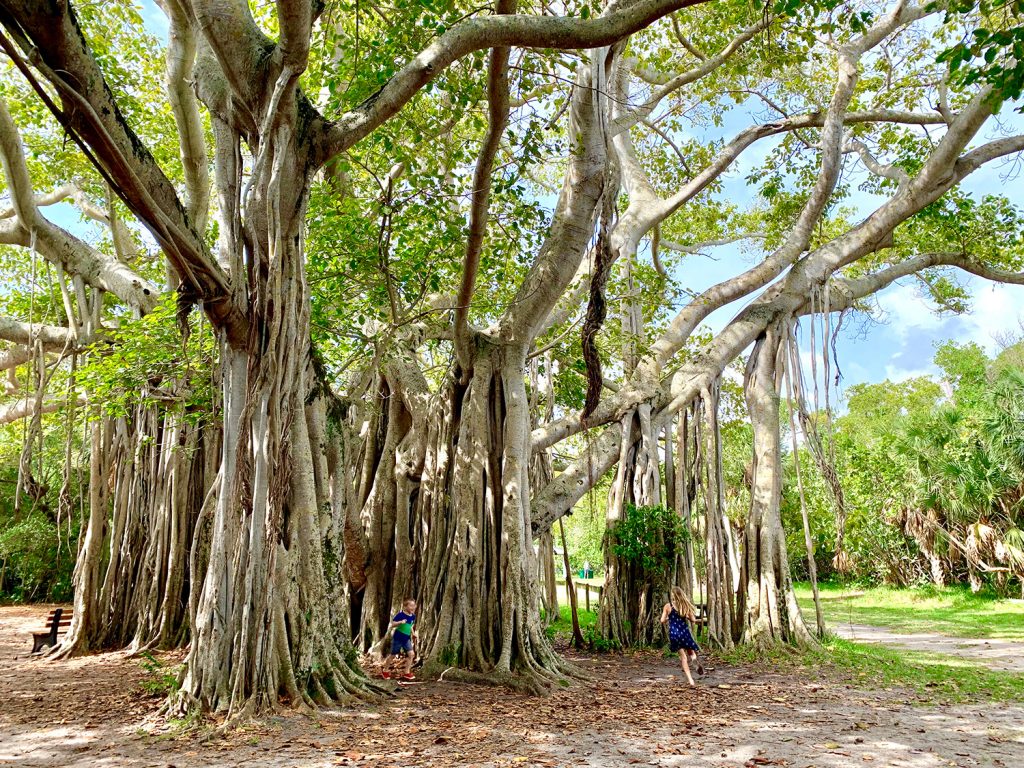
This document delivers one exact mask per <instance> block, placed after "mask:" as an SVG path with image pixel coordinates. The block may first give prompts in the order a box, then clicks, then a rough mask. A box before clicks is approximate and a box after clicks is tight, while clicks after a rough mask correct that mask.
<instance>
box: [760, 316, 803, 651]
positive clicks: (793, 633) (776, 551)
mask: <svg viewBox="0 0 1024 768" xmlns="http://www.w3.org/2000/svg"><path fill="white" fill-rule="evenodd" d="M779 345H780V335H779V331H778V328H777V327H775V326H773V327H771V328H769V330H768V331H767V333H766V334H765V335H764V336H762V337H761V338H760V339H758V341H757V343H756V344H755V346H754V350H753V352H752V353H751V356H750V360H749V362H748V367H747V374H746V393H747V409H748V411H749V413H750V420H751V423H752V425H753V427H754V456H753V470H752V482H751V491H750V513H749V515H748V517H747V524H746V528H745V533H744V549H745V552H744V573H745V579H746V617H745V619H746V620H745V627H744V633H743V639H744V641H745V642H748V643H751V644H753V645H755V646H757V647H762V648H763V647H768V646H770V645H773V644H775V643H778V642H783V641H786V642H793V643H797V644H799V645H807V646H809V645H814V638H813V636H812V635H811V633H810V632H809V631H808V629H807V627H806V625H805V624H804V620H803V615H802V614H801V613H800V608H799V606H798V605H797V602H796V595H795V593H794V592H793V582H792V577H791V576H790V573H789V559H788V557H787V554H786V536H785V533H784V531H783V529H782V519H781V517H780V514H779V502H780V498H781V477H782V474H781V473H782V467H781V463H780V456H781V453H780V447H779V444H780V434H779V432H780V430H779V397H778V390H777V373H778V355H779Z"/></svg>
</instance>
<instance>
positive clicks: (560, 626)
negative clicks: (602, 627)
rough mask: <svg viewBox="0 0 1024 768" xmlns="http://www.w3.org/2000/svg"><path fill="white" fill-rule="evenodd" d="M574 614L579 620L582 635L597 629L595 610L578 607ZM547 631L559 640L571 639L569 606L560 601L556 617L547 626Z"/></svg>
mask: <svg viewBox="0 0 1024 768" xmlns="http://www.w3.org/2000/svg"><path fill="white" fill-rule="evenodd" d="M576 615H577V617H578V618H579V620H580V632H582V633H583V636H584V637H586V636H587V631H588V630H590V632H596V631H597V611H588V610H585V609H583V608H580V609H579V610H578V611H576ZM548 632H549V633H551V634H552V635H553V636H554V637H557V638H558V639H561V640H571V639H572V616H571V615H570V611H569V606H568V605H566V604H565V603H561V604H560V605H559V606H558V618H557V619H556V620H555V621H553V622H552V623H551V624H550V625H549V627H548Z"/></svg>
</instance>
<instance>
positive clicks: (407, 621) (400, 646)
mask: <svg viewBox="0 0 1024 768" xmlns="http://www.w3.org/2000/svg"><path fill="white" fill-rule="evenodd" d="M415 625H416V601H415V600H413V599H412V598H406V599H405V600H404V601H403V602H402V610H400V611H399V612H398V613H396V614H395V618H393V619H392V620H391V624H389V625H388V628H389V629H393V630H394V634H393V635H392V636H391V655H392V656H402V655H404V656H405V668H404V670H403V672H402V673H401V674H399V675H397V676H398V677H400V678H401V679H402V680H414V679H415V677H414V675H413V674H412V663H413V661H414V660H415V659H416V651H415V649H414V647H413V643H414V642H415V641H416V640H419V635H418V634H417V632H416V629H415ZM388 666H389V665H385V667H384V671H383V672H382V673H381V674H382V676H383V677H384V679H385V680H387V679H388V678H390V677H391V672H390V670H389V669H388ZM396 674H397V673H396Z"/></svg>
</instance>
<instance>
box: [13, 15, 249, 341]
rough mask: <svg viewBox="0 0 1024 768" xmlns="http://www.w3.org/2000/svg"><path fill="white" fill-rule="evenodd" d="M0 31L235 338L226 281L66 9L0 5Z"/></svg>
mask: <svg viewBox="0 0 1024 768" xmlns="http://www.w3.org/2000/svg"><path fill="white" fill-rule="evenodd" d="M0 23H2V24H3V26H4V27H5V28H6V29H7V30H8V32H9V33H10V34H11V35H12V36H13V37H14V38H15V40H16V41H17V44H18V46H20V47H21V49H22V51H24V53H25V55H26V56H27V57H28V59H29V61H30V62H31V64H32V65H33V66H34V67H35V69H36V70H38V71H40V72H42V73H43V74H44V76H45V77H46V79H47V80H49V81H50V83H51V85H53V87H54V88H55V89H56V90H57V92H58V94H59V95H60V100H61V104H60V105H58V104H55V103H54V102H53V101H52V100H50V98H49V96H48V95H47V93H46V90H45V89H44V88H43V87H42V86H41V84H39V83H38V82H37V81H36V79H35V75H34V74H33V72H32V70H31V69H30V68H29V66H28V65H27V64H26V63H25V61H23V60H22V58H21V56H20V54H19V52H18V50H16V49H15V47H14V46H13V45H12V44H11V43H10V41H9V40H8V39H7V38H0V43H2V44H3V47H4V50H5V53H7V55H8V56H10V57H11V58H12V60H14V61H15V63H16V64H17V66H18V68H19V69H20V70H21V72H22V74H24V75H25V77H26V78H27V79H28V80H29V81H30V82H31V83H32V84H33V86H34V87H35V88H36V91H37V93H39V95H40V98H41V99H42V100H43V101H44V103H45V104H46V105H47V107H48V108H49V109H50V111H51V112H53V113H54V115H55V116H56V117H57V119H58V120H59V121H60V122H61V124H62V125H63V126H64V127H65V128H66V129H67V130H68V131H69V132H70V134H71V135H72V137H73V138H74V139H75V140H76V141H77V142H78V143H79V145H80V146H81V147H82V148H83V150H84V151H85V152H86V155H87V156H88V157H89V159H90V161H91V162H92V163H93V164H94V165H95V166H96V167H97V168H98V169H99V170H100V172H101V174H102V175H103V176H104V179H105V180H106V181H107V183H108V184H110V186H111V188H112V189H114V190H115V191H116V192H117V193H118V195H119V196H120V197H121V198H122V199H123V200H124V202H125V204H126V205H127V206H128V207H129V209H130V210H131V211H132V212H133V213H134V214H135V215H136V216H137V217H138V218H139V220H140V221H142V222H143V223H144V224H145V225H146V227H147V228H148V229H149V230H150V232H151V233H152V234H153V236H154V237H155V238H156V240H157V242H158V243H159V244H160V246H161V247H162V248H163V249H164V252H165V253H166V254H167V257H168V258H169V259H170V261H171V263H172V264H173V265H174V267H175V269H177V270H178V273H179V274H180V275H181V278H182V282H183V283H184V288H185V290H186V292H190V293H194V294H195V295H194V298H197V299H202V300H204V301H205V303H206V309H207V312H208V313H209V314H210V317H211V319H212V320H213V321H214V323H216V324H218V325H222V326H226V327H228V328H229V332H230V333H231V335H232V336H234V337H236V338H237V337H240V336H241V334H242V333H244V319H243V318H242V316H241V315H240V314H239V313H238V312H237V311H236V310H235V308H234V307H232V306H231V305H230V304H229V302H228V300H227V299H228V296H229V290H228V289H229V285H228V278H227V276H226V275H225V274H224V272H223V271H222V270H221V269H220V267H219V266H218V265H217V263H216V262H215V261H214V259H213V257H212V256H211V254H210V253H209V251H208V249H207V247H206V244H205V242H204V240H203V237H202V236H201V234H200V233H198V232H197V231H196V229H195V227H194V226H193V224H192V222H191V221H190V219H189V217H188V214H187V213H186V212H185V209H184V207H183V206H182V204H181V201H180V200H179V199H178V196H177V193H176V192H175V190H174V185H173V184H172V183H171V181H170V180H169V179H168V178H167V177H166V175H164V173H163V171H162V170H161V169H160V167H159V165H157V163H156V161H155V159H154V158H153V156H152V154H151V153H150V152H149V150H148V149H147V148H146V147H145V145H143V143H142V142H141V141H140V140H139V138H138V136H136V135H135V132H134V131H133V130H132V129H131V127H129V125H128V124H127V122H126V121H125V119H124V116H123V115H122V114H121V111H120V109H119V108H118V105H117V102H116V101H115V100H114V96H113V93H112V91H111V90H110V88H109V87H108V86H107V84H106V81H105V79H104V77H103V72H102V71H101V70H100V67H99V64H98V63H97V61H96V59H95V58H94V57H93V55H92V53H91V51H90V50H89V47H88V45H87V43H86V40H85V36H84V35H83V34H82V31H81V29H80V28H79V25H78V20H77V18H76V16H75V14H74V12H73V11H72V10H71V8H70V6H69V5H68V4H67V3H51V4H42V5H41V4H39V3H36V2H32V1H31V0H0Z"/></svg>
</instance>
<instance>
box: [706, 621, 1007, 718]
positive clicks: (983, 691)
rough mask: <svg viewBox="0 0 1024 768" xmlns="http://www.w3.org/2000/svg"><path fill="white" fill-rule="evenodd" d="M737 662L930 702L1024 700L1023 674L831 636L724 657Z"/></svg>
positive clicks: (744, 650)
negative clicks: (805, 672)
mask: <svg viewBox="0 0 1024 768" xmlns="http://www.w3.org/2000/svg"><path fill="white" fill-rule="evenodd" d="M719 656H720V658H722V659H723V660H724V661H726V662H728V663H732V664H736V663H741V664H751V663H753V664H765V665H770V666H771V667H773V668H778V667H780V666H789V667H806V668H808V669H812V670H816V671H818V672H821V671H826V674H829V673H830V674H831V675H836V676H838V677H839V678H840V679H842V680H843V681H845V682H848V683H850V684H851V685H853V686H855V687H857V688H864V689H869V690H870V689H893V688H903V689H909V690H912V691H914V692H915V693H917V695H918V696H919V697H920V698H921V699H922V700H923V701H927V702H936V703H939V702H941V703H957V702H973V701H999V702H1024V674H1021V673H1019V672H1003V671H995V670H992V669H989V668H988V667H987V666H985V665H984V664H982V663H979V662H974V661H972V660H971V659H964V658H961V657H959V656H950V655H946V654H940V653H923V652H920V651H908V650H903V649H892V648H886V647H883V646H880V645H875V644H864V643H854V642H851V641H849V640H843V639H841V638H837V637H829V638H827V639H826V640H825V641H824V642H822V644H821V646H820V647H819V648H815V649H812V650H806V651H801V650H799V649H796V648H794V647H792V646H776V647H775V648H773V649H771V650H769V651H767V652H764V651H761V652H759V651H757V650H756V649H754V648H752V647H749V646H744V647H740V648H736V649H734V650H732V651H729V652H727V653H724V654H720V655H719Z"/></svg>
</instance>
